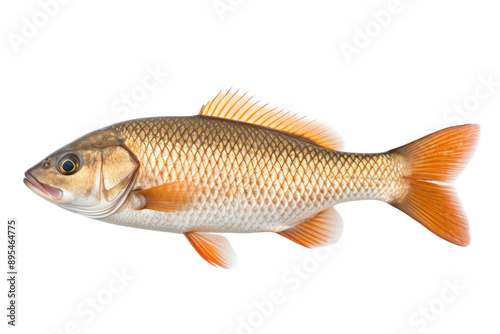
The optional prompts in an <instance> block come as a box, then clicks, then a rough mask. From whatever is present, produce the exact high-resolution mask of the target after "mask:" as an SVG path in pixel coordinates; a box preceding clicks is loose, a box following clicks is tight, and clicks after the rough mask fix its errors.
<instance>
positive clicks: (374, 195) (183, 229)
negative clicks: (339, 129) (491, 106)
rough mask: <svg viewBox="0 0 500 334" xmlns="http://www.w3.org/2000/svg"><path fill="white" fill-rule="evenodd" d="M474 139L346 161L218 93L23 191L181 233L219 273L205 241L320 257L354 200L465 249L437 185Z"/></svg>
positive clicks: (467, 132) (337, 147) (101, 145)
mask: <svg viewBox="0 0 500 334" xmlns="http://www.w3.org/2000/svg"><path fill="white" fill-rule="evenodd" d="M478 133H479V129H478V127H477V126H475V125H465V126H461V127H455V128H449V129H445V130H442V131H440V132H438V133H436V134H433V135H430V136H427V137H424V138H422V139H420V140H418V141H416V142H413V143H410V144H408V145H405V146H402V147H400V148H398V149H395V150H391V151H387V152H384V153H377V154H360V153H347V152H344V151H342V144H341V141H340V139H339V137H338V136H337V135H336V134H335V133H333V132H332V131H331V130H329V129H328V128H326V127H325V126H323V125H321V124H318V123H313V122H308V121H305V120H304V119H302V118H298V117H297V116H295V115H291V114H288V113H283V112H281V111H276V110H275V109H268V108H267V107H265V106H258V105H257V104H255V103H252V102H251V101H250V99H248V98H246V97H245V96H240V95H238V94H236V93H230V92H228V93H227V94H225V95H223V94H219V95H218V96H217V97H216V98H215V99H214V100H212V101H210V102H209V103H208V104H207V105H206V106H204V108H203V109H202V111H201V112H200V115H197V116H191V117H160V118H147V119H138V120H131V121H127V122H123V123H118V124H115V125H112V126H110V127H107V128H105V129H101V130H98V131H95V132H92V133H90V134H88V135H86V136H84V137H82V138H80V139H78V140H76V141H75V142H73V143H70V144H69V145H67V146H65V147H63V148H62V149H60V150H58V151H56V152H54V153H53V154H52V155H50V156H49V157H48V158H46V159H45V160H43V161H42V162H41V163H39V164H37V165H35V166H34V167H33V168H31V169H30V170H28V172H27V173H26V179H25V183H26V184H27V185H28V187H30V188H31V189H32V190H33V191H35V192H36V193H38V194H39V195H41V196H43V197H44V198H46V199H49V200H50V201H52V202H54V203H56V204H58V205H60V206H62V207H64V208H66V209H68V210H70V211H74V212H76V213H81V214H84V215H87V216H89V217H91V218H96V219H100V220H104V221H106V222H110V223H113V224H119V225H125V226H131V227H138V228H145V229H151V230H158V231H166V232H175V233H183V234H184V235H185V236H186V237H187V238H188V240H189V241H190V243H191V244H192V245H193V246H194V247H195V249H196V250H197V251H198V253H199V254H200V255H201V256H202V257H203V258H205V259H206V260H207V261H208V262H210V263H212V264H214V265H218V266H221V267H231V266H232V265H233V262H234V260H233V257H234V254H233V251H232V248H231V247H230V246H229V243H228V242H227V240H226V239H225V238H223V237H221V236H217V235H213V234H210V232H220V233H224V232H237V233H251V232H276V233H279V234H281V235H283V236H285V237H287V238H289V239H290V240H292V241H294V242H296V243H298V244H301V245H303V246H306V247H313V246H321V245H324V244H327V243H330V242H333V241H336V240H338V238H339V237H340V234H341V231H342V220H341V218H340V216H339V215H338V213H337V212H336V211H335V210H334V209H333V206H335V205H336V204H339V203H342V202H347V201H354V200H380V201H383V202H386V203H389V204H391V205H393V206H395V207H396V208H398V209H400V210H402V211H403V212H405V213H407V214H408V215H410V216H411V217H413V218H414V219H416V220H417V221H419V222H420V223H422V224H423V225H424V226H425V227H427V228H428V229H430V230H431V231H433V232H434V233H435V234H437V235H439V236H441V237H443V238H445V239H447V240H448V241H451V242H453V243H456V244H459V245H466V244H468V242H469V234H468V225H467V221H466V218H465V215H464V214H463V212H462V211H461V209H460V206H459V204H458V200H457V199H456V197H455V196H454V193H453V189H452V188H451V186H448V185H446V184H447V183H449V182H450V181H451V180H452V179H453V178H454V177H455V176H456V175H457V174H458V172H459V171H460V170H461V168H462V167H463V165H464V164H465V161H466V160H467V158H468V156H469V155H470V153H471V152H472V150H473V149H474V147H475V143H476V141H477V137H478ZM441 183H444V184H443V185H441Z"/></svg>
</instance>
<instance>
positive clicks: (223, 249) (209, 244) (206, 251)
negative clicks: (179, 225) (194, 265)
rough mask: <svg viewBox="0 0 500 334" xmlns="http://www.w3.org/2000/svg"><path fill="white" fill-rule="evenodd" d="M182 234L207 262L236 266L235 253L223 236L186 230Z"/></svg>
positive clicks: (223, 265) (226, 267) (224, 266)
mask: <svg viewBox="0 0 500 334" xmlns="http://www.w3.org/2000/svg"><path fill="white" fill-rule="evenodd" d="M184 236H185V237H186V238H187V239H188V241H189V243H190V244H191V246H193V248H194V249H195V250H196V251H197V252H198V254H200V256H201V257H202V258H203V259H205V261H207V262H208V263H210V264H211V265H213V266H215V267H222V268H225V269H230V268H233V267H235V266H236V253H235V252H234V250H233V248H232V247H231V244H230V243H229V241H228V240H227V239H226V238H224V237H223V236H220V235H217V234H210V233H199V232H186V233H184Z"/></svg>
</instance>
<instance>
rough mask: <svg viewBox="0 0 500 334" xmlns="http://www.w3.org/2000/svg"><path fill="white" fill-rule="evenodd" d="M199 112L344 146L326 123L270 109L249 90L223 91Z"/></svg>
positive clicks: (334, 146)
mask: <svg viewBox="0 0 500 334" xmlns="http://www.w3.org/2000/svg"><path fill="white" fill-rule="evenodd" d="M199 115H201V116H210V117H217V118H223V119H228V120H232V121H238V122H243V123H250V124H254V125H258V126H262V127H265V128H269V129H273V130H277V131H281V132H285V133H288V134H291V135H295V136H298V137H300V138H302V139H305V140H306V141H308V142H312V143H314V144H316V145H319V146H322V147H326V148H329V149H332V150H342V149H343V141H342V139H341V138H340V136H338V135H337V134H336V133H335V132H334V131H333V130H331V129H330V128H329V127H327V126H326V125H324V124H321V123H319V122H314V121H311V120H308V119H306V118H304V117H300V116H298V115H296V114H292V113H290V112H285V111H283V110H278V109H276V108H274V109H271V108H269V107H267V105H261V104H259V103H258V101H257V102H252V97H250V96H247V95H246V93H245V94H243V95H239V94H238V91H236V92H231V90H229V91H228V92H227V93H225V94H224V93H221V92H220V93H219V94H217V96H216V97H215V98H214V99H213V100H211V101H209V102H207V104H205V105H204V106H203V107H202V108H201V111H200V113H199Z"/></svg>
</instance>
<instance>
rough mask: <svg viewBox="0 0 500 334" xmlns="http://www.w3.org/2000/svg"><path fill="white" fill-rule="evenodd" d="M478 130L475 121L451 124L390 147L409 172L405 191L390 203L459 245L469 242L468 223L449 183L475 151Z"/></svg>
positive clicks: (440, 235)
mask: <svg viewBox="0 0 500 334" xmlns="http://www.w3.org/2000/svg"><path fill="white" fill-rule="evenodd" d="M479 132H480V129H479V126H478V125H475V124H466V125H460V126H454V127H450V128H447V129H443V130H441V131H438V132H435V133H433V134H430V135H428V136H426V137H423V138H421V139H418V140H416V141H414V142H412V143H410V144H407V145H404V146H402V147H399V148H397V149H395V150H393V152H397V153H399V154H401V155H403V156H404V157H405V159H406V161H407V163H408V165H409V168H408V169H409V175H408V176H407V177H406V182H408V192H407V194H406V195H405V197H404V198H402V199H398V200H397V201H396V202H394V203H391V205H393V206H394V207H396V208H398V209H399V210H401V211H403V212H404V213H406V214H407V215H409V216H410V217H412V218H413V219H415V220H416V221H418V222H419V223H420V224H422V225H423V226H425V227H426V228H427V229H429V230H430V231H431V232H433V233H434V234H436V235H437V236H439V237H441V238H443V239H445V240H447V241H449V242H451V243H454V244H456V245H459V246H467V245H469V243H470V233H469V223H468V221H467V217H466V215H465V213H464V211H463V209H462V205H461V204H460V200H459V198H458V196H457V195H456V193H455V190H454V187H453V185H452V184H450V183H451V182H452V180H453V179H454V178H455V177H457V176H458V174H459V173H460V172H461V171H462V169H463V168H464V167H465V165H466V164H467V162H468V160H469V158H470V156H471V155H472V153H473V152H474V150H475V148H476V145H477V142H478V139H479Z"/></svg>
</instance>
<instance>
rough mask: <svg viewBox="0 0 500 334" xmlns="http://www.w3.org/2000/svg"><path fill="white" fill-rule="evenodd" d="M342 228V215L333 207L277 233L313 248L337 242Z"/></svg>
mask: <svg viewBox="0 0 500 334" xmlns="http://www.w3.org/2000/svg"><path fill="white" fill-rule="evenodd" d="M342 230H343V222H342V217H340V215H339V214H338V212H337V210H335V208H333V207H331V208H328V209H326V210H323V211H321V212H319V213H318V214H317V215H316V216H314V217H313V218H311V219H309V220H308V221H306V222H303V223H301V224H298V225H296V226H294V227H291V228H289V229H286V230H284V231H281V232H277V233H278V234H280V235H282V236H284V237H285V238H287V239H289V240H291V241H293V242H295V243H297V244H299V245H301V246H304V247H307V248H313V247H318V246H325V245H329V244H333V243H335V242H337V241H338V240H339V239H340V237H341V236H342Z"/></svg>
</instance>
